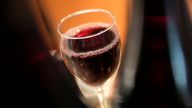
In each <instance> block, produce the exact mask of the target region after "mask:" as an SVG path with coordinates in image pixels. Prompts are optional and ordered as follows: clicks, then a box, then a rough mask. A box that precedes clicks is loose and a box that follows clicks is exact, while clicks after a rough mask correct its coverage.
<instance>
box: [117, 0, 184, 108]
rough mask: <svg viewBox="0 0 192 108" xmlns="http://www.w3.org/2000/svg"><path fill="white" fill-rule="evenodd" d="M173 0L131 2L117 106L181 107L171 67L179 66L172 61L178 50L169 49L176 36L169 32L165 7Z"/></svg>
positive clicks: (182, 104) (167, 7) (167, 11)
mask: <svg viewBox="0 0 192 108" xmlns="http://www.w3.org/2000/svg"><path fill="white" fill-rule="evenodd" d="M168 1H169V2H168ZM176 1H177V0H176ZM176 1H174V0H167V1H166V0H143V1H140V0H135V1H134V2H133V16H132V19H131V20H132V21H131V22H132V24H131V25H130V28H131V29H130V31H129V34H128V36H129V38H128V40H127V46H126V52H125V58H124V59H123V61H122V63H123V65H122V67H121V71H122V74H123V75H122V79H123V81H122V83H121V84H122V85H121V87H120V88H121V90H120V94H121V95H122V97H123V102H122V104H121V107H130V108H137V107H140V106H142V107H144V108H145V107H146V108H184V107H185V105H184V100H183V99H182V98H181V95H180V92H179V88H178V83H177V79H176V77H175V72H176V71H175V70H179V69H181V68H182V67H179V66H178V67H177V66H176V67H175V65H174V60H178V59H180V58H177V57H176V58H174V57H175V56H174V54H175V55H177V54H178V52H174V51H173V50H174V49H173V47H175V46H174V45H172V43H171V41H172V42H175V40H174V38H175V37H176V35H174V34H171V33H172V32H173V31H172V29H174V27H172V26H171V25H170V24H171V22H170V14H169V13H170V12H169V10H172V11H173V9H169V6H170V5H174V4H175V2H176ZM174 6H175V5H174ZM174 6H170V7H174ZM174 9H176V8H174ZM176 31H177V30H176ZM177 62H180V61H177Z"/></svg>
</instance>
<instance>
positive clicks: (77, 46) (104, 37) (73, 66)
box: [62, 23, 120, 86]
mask: <svg viewBox="0 0 192 108" xmlns="http://www.w3.org/2000/svg"><path fill="white" fill-rule="evenodd" d="M106 29H107V25H106V24H100V23H95V24H84V25H83V26H78V27H75V28H73V29H71V30H69V31H68V32H67V33H70V34H73V35H71V36H70V37H69V39H67V43H68V50H64V49H62V50H63V56H64V59H65V61H66V62H67V66H68V68H69V69H70V71H71V72H72V74H74V75H75V76H76V77H77V78H78V79H80V80H82V81H83V82H85V83H87V84H89V85H93V86H96V85H100V84H102V83H104V82H105V81H106V80H107V79H108V78H109V77H110V76H111V75H112V74H113V73H114V72H115V71H116V69H117V67H118V64H119V60H120V40H119V38H118V36H117V34H116V32H115V30H106ZM105 30H106V31H105ZM76 31H78V32H76ZM95 34H97V36H94V35H95ZM90 36H91V37H90ZM70 38H71V39H70ZM74 38H76V39H74ZM77 38H79V39H77ZM82 38H83V39H82ZM62 46H65V45H62Z"/></svg>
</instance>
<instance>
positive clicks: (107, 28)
mask: <svg viewBox="0 0 192 108" xmlns="http://www.w3.org/2000/svg"><path fill="white" fill-rule="evenodd" d="M92 12H103V13H106V14H108V15H109V16H110V17H111V19H112V21H111V23H110V24H109V27H106V29H104V30H102V31H100V32H98V33H95V34H92V35H88V36H85V37H71V36H70V35H67V34H64V33H62V32H61V31H60V29H61V26H62V24H63V22H64V21H66V20H67V19H69V18H71V17H74V16H77V15H81V14H86V13H92ZM115 22H116V18H115V16H113V15H112V13H111V12H109V11H108V10H105V9H86V10H79V11H76V12H74V13H71V14H69V15H67V16H65V17H63V18H62V19H61V20H60V22H59V24H58V25H57V32H58V33H59V35H60V36H61V39H62V38H65V39H87V38H92V37H95V36H98V35H100V34H102V33H105V32H106V31H108V30H109V29H111V28H112V27H113V25H114V24H115Z"/></svg>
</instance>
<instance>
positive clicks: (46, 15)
mask: <svg viewBox="0 0 192 108" xmlns="http://www.w3.org/2000/svg"><path fill="white" fill-rule="evenodd" d="M90 8H103V9H107V10H109V11H111V12H112V14H113V15H114V16H115V17H116V18H117V24H118V28H119V31H120V36H121V39H122V40H121V41H122V48H124V46H125V40H126V36H127V28H128V25H129V14H130V12H131V11H130V9H131V0H121V1H116V0H102V1H100V2H98V0H91V1H88V0H87V1H84V0H75V1H73V0H19V1H18V0H1V1H0V10H1V17H0V19H1V20H0V22H1V26H0V33H1V45H0V46H1V56H0V57H1V71H0V80H1V87H0V88H1V92H0V100H1V101H0V108H11V107H19V108H36V107H42V108H84V107H85V105H84V104H83V103H82V102H81V101H80V100H79V98H78V92H79V91H78V88H77V86H76V84H75V83H74V80H73V78H72V77H71V75H70V74H69V72H68V70H67V69H66V67H65V65H64V63H63V61H62V60H61V57H60V56H59V55H58V42H59V38H60V37H59V35H58V33H57V31H56V26H57V24H58V23H59V21H60V19H61V18H63V17H64V16H66V15H68V14H69V13H72V12H75V11H77V10H81V9H90Z"/></svg>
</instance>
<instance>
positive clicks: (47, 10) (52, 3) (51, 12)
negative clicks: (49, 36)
mask: <svg viewBox="0 0 192 108" xmlns="http://www.w3.org/2000/svg"><path fill="white" fill-rule="evenodd" d="M130 1H131V0H119V1H118V0H100V1H98V0H75V1H74V0H40V1H37V2H39V3H40V6H41V8H42V10H43V13H44V15H45V17H46V19H48V21H49V22H48V23H49V25H50V27H51V29H50V30H52V32H53V35H54V37H55V41H57V42H53V43H56V44H57V43H58V39H59V35H58V33H57V31H56V27H57V24H58V23H59V21H60V20H61V18H63V17H64V16H66V15H68V14H70V13H72V12H75V11H78V10H82V9H92V8H103V9H106V10H109V11H110V12H111V13H112V14H113V15H114V16H115V17H116V18H117V24H118V28H119V31H120V36H121V39H122V47H124V45H125V40H126V33H127V30H128V29H127V25H128V15H129V9H130V6H131V5H130ZM79 20H81V19H79ZM53 41H54V40H53ZM53 46H55V45H53ZM56 46H57V45H56Z"/></svg>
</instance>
